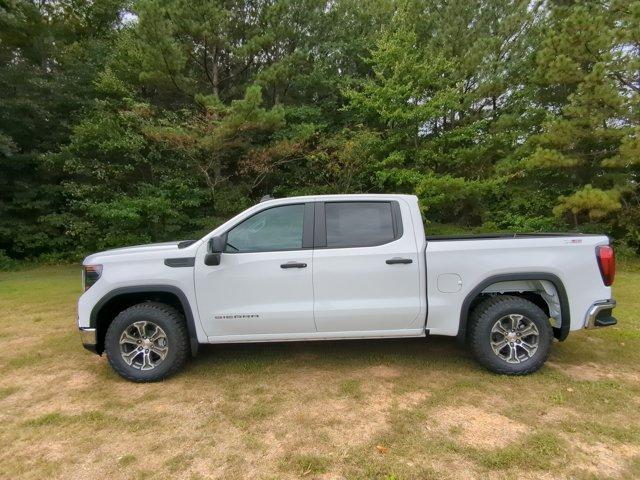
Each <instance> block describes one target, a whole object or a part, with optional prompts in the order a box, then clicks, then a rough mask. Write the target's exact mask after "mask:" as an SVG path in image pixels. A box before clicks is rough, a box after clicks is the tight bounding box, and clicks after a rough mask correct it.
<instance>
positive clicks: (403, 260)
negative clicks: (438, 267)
mask: <svg viewBox="0 0 640 480" xmlns="http://www.w3.org/2000/svg"><path fill="white" fill-rule="evenodd" d="M398 263H413V260H411V259H410V258H400V257H394V258H390V259H389V260H387V265H396V264H398Z"/></svg>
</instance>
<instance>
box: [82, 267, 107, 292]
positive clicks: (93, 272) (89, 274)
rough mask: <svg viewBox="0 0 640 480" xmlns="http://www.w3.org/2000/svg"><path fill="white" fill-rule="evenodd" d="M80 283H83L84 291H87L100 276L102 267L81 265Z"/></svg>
mask: <svg viewBox="0 0 640 480" xmlns="http://www.w3.org/2000/svg"><path fill="white" fill-rule="evenodd" d="M82 269H83V275H82V281H83V283H84V291H85V292H86V291H87V290H89V287H91V285H93V284H94V283H96V282H97V281H98V279H99V278H100V275H102V265H83V266H82Z"/></svg>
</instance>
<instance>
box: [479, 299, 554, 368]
mask: <svg viewBox="0 0 640 480" xmlns="http://www.w3.org/2000/svg"><path fill="white" fill-rule="evenodd" d="M469 328H470V331H469V340H470V346H471V349H472V351H473V354H474V355H475V357H476V359H477V360H478V362H480V363H481V364H482V365H483V366H485V367H486V368H488V369H489V370H491V371H492V372H495V373H501V374H506V375H526V374H528V373H532V372H535V371H536V370H538V369H539V368H540V367H541V366H542V365H543V364H544V362H545V361H546V360H547V357H548V356H549V350H550V348H551V342H552V341H553V331H552V329H551V325H550V323H549V318H548V317H547V315H546V314H545V313H544V312H543V311H542V309H540V307H538V306H537V305H535V304H534V303H532V302H530V301H528V300H525V299H524V298H520V297H515V296H509V295H500V296H496V297H492V298H489V299H487V300H485V301H483V302H482V303H480V304H479V305H478V306H477V307H476V308H475V309H474V311H473V313H472V317H471V319H470V327H469Z"/></svg>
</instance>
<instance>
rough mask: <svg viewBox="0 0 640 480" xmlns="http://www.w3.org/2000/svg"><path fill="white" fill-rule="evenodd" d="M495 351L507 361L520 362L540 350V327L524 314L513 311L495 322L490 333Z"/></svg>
mask: <svg viewBox="0 0 640 480" xmlns="http://www.w3.org/2000/svg"><path fill="white" fill-rule="evenodd" d="M490 337H491V338H490V340H491V348H492V350H493V353H495V354H496V355H497V356H498V357H500V358H501V359H502V360H504V361H505V362H507V363H520V362H524V361H525V360H528V359H529V358H531V357H533V356H534V355H535V353H536V351H537V350H538V340H539V337H540V334H539V332H538V327H536V324H535V323H533V322H532V321H531V320H530V319H528V318H527V317H525V316H524V315H520V314H517V313H512V314H509V315H506V316H504V317H502V318H500V319H499V320H497V321H496V323H494V324H493V327H492V328H491V333H490Z"/></svg>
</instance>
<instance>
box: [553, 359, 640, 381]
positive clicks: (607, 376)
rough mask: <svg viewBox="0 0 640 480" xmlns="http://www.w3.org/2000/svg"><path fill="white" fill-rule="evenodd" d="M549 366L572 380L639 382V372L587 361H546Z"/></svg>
mask: <svg viewBox="0 0 640 480" xmlns="http://www.w3.org/2000/svg"><path fill="white" fill-rule="evenodd" d="M547 365H548V366H550V367H551V368H554V369H556V370H559V371H560V372H562V373H564V374H565V375H567V376H568V377H570V378H571V379H572V380H578V381H588V382H595V381H598V380H622V381H624V382H640V374H638V373H637V372H630V371H625V370H620V369H618V368H611V367H608V366H606V365H602V364H599V363H594V362H589V363H584V364H581V365H575V364H559V363H555V362H547Z"/></svg>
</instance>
